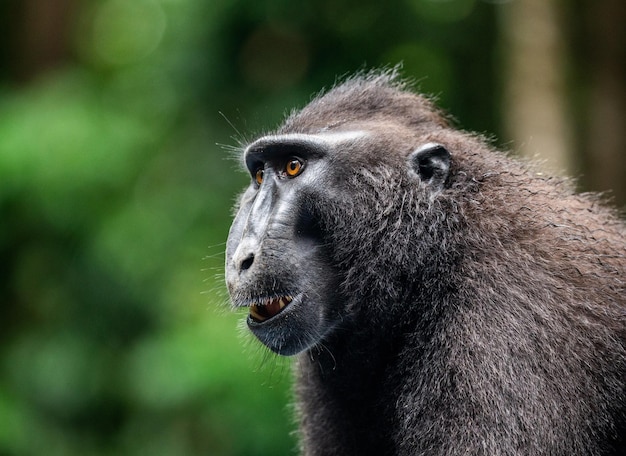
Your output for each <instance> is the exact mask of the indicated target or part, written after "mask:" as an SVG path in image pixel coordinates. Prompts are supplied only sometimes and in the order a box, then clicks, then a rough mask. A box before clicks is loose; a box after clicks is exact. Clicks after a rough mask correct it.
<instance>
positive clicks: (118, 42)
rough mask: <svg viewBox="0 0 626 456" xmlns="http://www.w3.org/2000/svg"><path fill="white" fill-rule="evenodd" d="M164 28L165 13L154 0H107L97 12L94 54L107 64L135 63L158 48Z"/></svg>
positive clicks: (94, 28)
mask: <svg viewBox="0 0 626 456" xmlns="http://www.w3.org/2000/svg"><path fill="white" fill-rule="evenodd" d="M165 27H166V18H165V13H164V12H163V9H162V8H161V6H160V5H159V4H158V3H157V2H156V1H154V0H133V1H127V0H108V1H106V2H104V3H103V4H102V5H100V7H99V8H98V9H97V10H96V12H95V16H94V20H93V35H92V39H93V47H94V51H95V53H96V54H97V56H98V57H99V58H100V59H101V60H102V61H103V62H104V63H106V64H112V65H124V64H129V63H133V62H135V61H137V60H139V59H141V58H143V57H146V56H147V55H149V54H150V53H151V52H153V51H154V50H155V49H156V48H157V46H158V45H159V43H160V42H161V39H162V37H163V33H164V32H165Z"/></svg>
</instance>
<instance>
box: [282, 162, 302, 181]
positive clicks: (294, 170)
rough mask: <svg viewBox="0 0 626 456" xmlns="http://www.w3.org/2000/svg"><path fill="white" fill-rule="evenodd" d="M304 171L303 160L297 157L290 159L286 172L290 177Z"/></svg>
mask: <svg viewBox="0 0 626 456" xmlns="http://www.w3.org/2000/svg"><path fill="white" fill-rule="evenodd" d="M301 171H302V162H301V161H300V160H298V159H297V158H294V159H292V160H289V161H288V162H287V166H286V167H285V172H286V173H287V176H289V177H296V176H297V175H298V174H300V172H301Z"/></svg>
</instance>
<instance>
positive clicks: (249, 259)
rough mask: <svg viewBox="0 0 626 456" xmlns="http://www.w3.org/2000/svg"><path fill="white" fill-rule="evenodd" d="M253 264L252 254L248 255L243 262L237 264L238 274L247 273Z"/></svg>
mask: <svg viewBox="0 0 626 456" xmlns="http://www.w3.org/2000/svg"><path fill="white" fill-rule="evenodd" d="M252 263H254V253H249V254H248V256H246V257H245V258H244V259H243V260H241V261H240V262H239V263H238V266H239V272H240V273H242V272H243V271H247V270H248V269H250V267H251V266H252Z"/></svg>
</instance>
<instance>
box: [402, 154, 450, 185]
mask: <svg viewBox="0 0 626 456" xmlns="http://www.w3.org/2000/svg"><path fill="white" fill-rule="evenodd" d="M409 165H410V166H411V169H412V170H413V172H414V173H415V174H417V175H418V177H419V178H420V179H421V180H422V181H424V182H426V184H427V185H429V186H430V187H432V188H433V189H435V190H441V189H442V188H443V186H444V184H445V183H446V179H447V178H448V174H449V173H450V152H448V149H446V148H445V147H444V146H442V145H441V144H437V143H428V144H424V145H423V146H420V147H418V148H417V149H415V150H414V151H413V152H412V153H411V155H410V156H409Z"/></svg>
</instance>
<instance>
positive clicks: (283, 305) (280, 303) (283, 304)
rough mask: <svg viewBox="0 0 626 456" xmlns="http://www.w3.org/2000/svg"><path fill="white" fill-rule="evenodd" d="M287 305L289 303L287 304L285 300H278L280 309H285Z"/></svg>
mask: <svg viewBox="0 0 626 456" xmlns="http://www.w3.org/2000/svg"><path fill="white" fill-rule="evenodd" d="M286 305H287V303H286V302H285V298H280V299H279V300H278V307H280V308H281V309H284V308H285V306H286Z"/></svg>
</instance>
